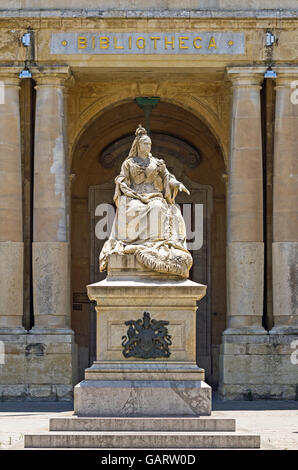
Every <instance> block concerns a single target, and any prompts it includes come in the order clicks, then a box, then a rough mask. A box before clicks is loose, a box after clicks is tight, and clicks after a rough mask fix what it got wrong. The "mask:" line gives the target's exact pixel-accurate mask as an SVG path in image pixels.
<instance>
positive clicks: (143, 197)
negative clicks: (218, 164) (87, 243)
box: [100, 124, 192, 278]
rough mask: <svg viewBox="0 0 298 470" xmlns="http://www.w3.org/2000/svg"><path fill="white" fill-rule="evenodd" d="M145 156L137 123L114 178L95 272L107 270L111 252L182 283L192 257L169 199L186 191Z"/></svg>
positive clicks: (145, 142) (147, 146)
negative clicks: (109, 219)
mask: <svg viewBox="0 0 298 470" xmlns="http://www.w3.org/2000/svg"><path fill="white" fill-rule="evenodd" d="M150 151H151V139H150V137H149V136H148V135H147V132H146V130H145V129H144V128H143V127H142V126H141V125H140V124H139V127H138V128H137V130H136V132H135V139H134V141H133V144H132V146H131V149H130V152H129V155H128V156H127V158H126V159H125V160H124V162H123V164H122V167H121V172H120V174H119V175H118V176H117V177H116V179H115V184H116V188H115V194H114V201H115V204H116V207H117V211H116V216H115V220H114V223H113V227H112V231H111V235H110V237H109V239H108V240H107V241H106V242H105V244H104V246H103V249H102V251H101V253H100V270H101V271H105V270H106V269H107V268H108V263H109V256H110V255H112V254H114V253H116V254H118V255H126V254H134V255H135V257H136V259H137V261H138V262H139V263H140V264H141V265H142V266H144V267H145V268H148V269H150V270H152V271H155V272H159V273H167V274H169V275H175V276H178V277H180V278H187V277H188V275H189V270H190V268H191V266H192V257H191V255H190V253H189V252H188V250H187V247H186V230H185V223H184V220H183V217H182V214H181V211H180V209H179V207H178V206H177V205H176V204H175V198H176V196H177V193H178V191H184V192H185V193H187V194H189V191H188V190H187V189H186V187H185V186H184V185H183V184H182V183H181V182H180V181H178V180H176V178H175V176H174V175H172V174H171V173H170V172H169V171H168V169H167V167H166V165H165V162H164V161H163V160H160V159H158V158H156V157H154V156H153V155H152V154H151V153H150Z"/></svg>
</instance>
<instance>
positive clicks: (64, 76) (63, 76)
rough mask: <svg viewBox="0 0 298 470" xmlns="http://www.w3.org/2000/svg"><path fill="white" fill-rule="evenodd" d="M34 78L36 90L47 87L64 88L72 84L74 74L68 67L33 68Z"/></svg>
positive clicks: (31, 69)
mask: <svg viewBox="0 0 298 470" xmlns="http://www.w3.org/2000/svg"><path fill="white" fill-rule="evenodd" d="M30 71H31V73H32V77H33V79H34V80H35V82H36V88H38V87H40V86H46V87H64V86H66V85H67V84H68V82H71V79H72V74H71V69H70V67H69V66H68V65H58V66H52V67H51V66H45V67H31V68H30Z"/></svg>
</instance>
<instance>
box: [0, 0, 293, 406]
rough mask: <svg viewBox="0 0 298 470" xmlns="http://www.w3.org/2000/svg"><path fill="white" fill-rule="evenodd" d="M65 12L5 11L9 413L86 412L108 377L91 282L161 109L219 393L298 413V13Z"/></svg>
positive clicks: (76, 7)
mask: <svg viewBox="0 0 298 470" xmlns="http://www.w3.org/2000/svg"><path fill="white" fill-rule="evenodd" d="M61 3H63V2H60V1H58V0H51V1H50V0H48V1H44V2H42V9H41V2H40V1H38V0H26V1H25V0H24V1H23V0H10V1H8V0H7V1H5V0H3V1H2V2H1V6H0V8H1V9H0V37H1V47H0V101H1V104H0V122H1V125H0V177H1V183H0V347H1V349H0V400H3V401H5V400H16V399H17V400H71V399H72V394H73V386H74V385H75V384H76V383H77V382H79V381H80V380H82V378H83V376H84V370H85V368H86V367H88V366H89V365H90V364H91V363H92V361H93V359H94V357H95V314H94V306H93V305H92V303H90V302H89V301H88V298H87V295H86V285H87V284H90V283H92V282H96V281H98V280H100V279H103V277H104V273H100V272H99V268H98V255H99V252H100V249H101V247H102V244H103V243H104V241H105V233H106V232H105V231H107V230H108V226H109V224H110V220H111V219H112V217H113V206H112V203H113V191H114V183H113V180H114V178H115V176H116V175H117V174H118V172H119V167H120V165H121V162H122V161H123V159H124V158H125V156H126V155H127V151H128V149H129V147H130V144H131V140H132V134H133V132H134V130H135V128H136V126H137V125H138V123H139V122H143V123H145V119H146V118H147V119H148V121H147V122H149V117H148V113H149V111H148V109H149V108H150V109H149V110H150V112H151V115H150V133H151V136H152V140H153V153H154V155H156V156H160V157H161V158H163V159H164V160H165V161H166V164H167V167H168V168H169V169H170V170H172V171H173V173H174V174H175V175H176V176H177V177H179V179H180V181H182V182H183V183H184V184H185V186H186V187H188V188H189V189H190V191H191V196H190V198H188V197H187V195H185V194H184V195H183V197H182V196H180V199H178V202H179V203H180V204H182V205H183V210H184V211H185V215H186V216H187V214H188V215H189V220H191V230H190V232H192V233H190V234H189V238H190V239H191V238H192V237H193V234H196V231H197V230H198V231H199V233H200V234H201V235H200V236H201V239H202V240H201V243H199V244H198V245H196V243H193V245H191V246H192V254H193V259H194V265H193V268H192V271H191V279H193V280H194V281H197V282H200V283H204V284H207V285H208V290H207V292H208V294H207V296H206V298H205V299H204V300H203V301H201V302H200V304H199V309H198V314H197V361H198V364H199V365H200V366H201V367H203V368H205V370H206V381H207V382H208V383H209V384H210V385H211V386H212V387H214V389H218V391H219V393H220V396H222V397H223V398H226V399H258V398H279V399H295V398H296V399H297V397H298V364H297V363H298V354H296V351H297V350H298V316H297V242H298V220H297V207H298V200H297V195H298V185H297V147H298V33H297V27H298V6H297V1H296V0H284V1H283V2H282V9H281V8H280V2H278V1H275V0H270V1H269V0H268V1H267V0H262V1H261V0H255V1H246V2H243V1H240V0H231V1H225V0H205V1H201V2H198V1H194V0H188V1H185V2H184V5H183V6H182V5H181V2H180V3H179V2H177V1H176V0H167V1H166V0H151V1H150V2H147V0H140V1H134V2H129V1H126V0H121V1H119V2H115V1H113V0H112V1H99V2H98V1H94V0H72V1H71V2H64V5H65V6H64V7H62V6H61ZM244 3H245V6H243V4H244ZM153 98H154V99H153ZM146 106H147V107H146ZM198 220H200V221H203V223H201V224H198ZM107 341H109V338H107ZM179 341H180V342H181V344H183V341H184V338H183V337H181V338H180V339H179ZM108 347H109V348H111V349H113V348H114V349H121V344H117V343H113V342H111V344H110V343H109V344H108Z"/></svg>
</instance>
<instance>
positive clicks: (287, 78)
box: [274, 66, 298, 88]
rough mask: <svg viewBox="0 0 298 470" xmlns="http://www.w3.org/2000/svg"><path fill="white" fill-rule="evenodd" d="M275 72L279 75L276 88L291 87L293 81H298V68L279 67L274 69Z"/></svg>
mask: <svg viewBox="0 0 298 470" xmlns="http://www.w3.org/2000/svg"><path fill="white" fill-rule="evenodd" d="M274 72H276V74H277V77H276V87H280V86H283V87H291V84H292V82H293V81H298V67H296V66H293V67H291V66H284V67H283V66H277V67H274ZM293 88H296V87H295V86H294V87H293Z"/></svg>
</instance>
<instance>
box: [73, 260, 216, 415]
mask: <svg viewBox="0 0 298 470" xmlns="http://www.w3.org/2000/svg"><path fill="white" fill-rule="evenodd" d="M109 266H110V270H109V273H108V277H107V279H105V280H104V281H101V282H98V283H96V284H92V285H89V286H88V296H89V298H90V300H93V301H95V302H96V311H97V360H96V361H95V362H94V364H93V365H92V367H90V368H89V369H86V371H85V380H84V381H83V382H81V383H80V384H78V385H77V386H76V387H75V413H76V414H77V415H78V416H131V417H133V416H198V415H209V414H210V413H211V388H210V387H209V386H208V385H207V384H206V383H205V382H204V370H203V369H200V368H199V367H198V365H197V364H196V344H195V337H196V310H197V306H196V302H197V301H198V300H200V299H201V298H202V297H204V295H205V293H206V286H204V285H201V284H197V283H195V282H192V281H189V280H179V279H165V276H164V275H161V274H158V273H152V272H150V277H149V278H148V272H147V271H149V270H146V269H144V268H142V266H141V265H140V264H139V263H138V262H137V261H136V260H135V257H134V256H133V255H124V256H118V255H112V256H111V257H110V262H109ZM116 266H118V267H119V269H116ZM121 266H122V267H123V269H120V268H121ZM125 267H126V269H125ZM128 268H129V269H128ZM136 272H137V273H138V274H137V275H136ZM144 312H149V314H150V318H151V320H153V321H159V320H163V321H167V322H169V323H168V325H167V329H168V334H169V335H170V337H171V343H172V344H170V345H169V351H170V355H169V357H154V358H153V357H148V358H146V359H145V358H142V357H133V356H131V357H124V355H123V350H124V346H123V345H122V343H123V342H125V341H124V340H123V337H125V336H127V335H128V325H126V324H125V322H127V321H130V320H134V321H137V320H140V322H139V323H142V321H143V314H144ZM128 336H129V335H128Z"/></svg>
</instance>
